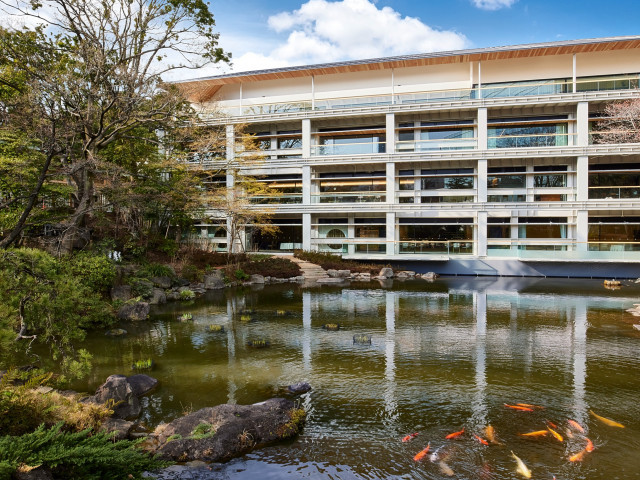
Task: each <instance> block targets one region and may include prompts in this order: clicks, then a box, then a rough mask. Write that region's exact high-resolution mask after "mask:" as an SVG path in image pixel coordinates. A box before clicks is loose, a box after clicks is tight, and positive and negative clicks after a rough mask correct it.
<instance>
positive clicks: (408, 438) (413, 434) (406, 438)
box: [402, 432, 420, 443]
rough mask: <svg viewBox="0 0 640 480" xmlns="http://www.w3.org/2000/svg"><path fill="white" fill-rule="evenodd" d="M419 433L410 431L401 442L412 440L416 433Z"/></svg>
mask: <svg viewBox="0 0 640 480" xmlns="http://www.w3.org/2000/svg"><path fill="white" fill-rule="evenodd" d="M419 434H420V432H416V433H410V434H409V435H407V436H406V437H403V438H402V443H406V442H408V441H410V440H413V439H414V438H416V437H417V436H418V435H419Z"/></svg>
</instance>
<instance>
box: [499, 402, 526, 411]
mask: <svg viewBox="0 0 640 480" xmlns="http://www.w3.org/2000/svg"><path fill="white" fill-rule="evenodd" d="M504 406H505V407H507V408H513V409H514V410H520V411H522V412H533V408H529V407H522V406H520V405H509V404H506V403H505V404H504Z"/></svg>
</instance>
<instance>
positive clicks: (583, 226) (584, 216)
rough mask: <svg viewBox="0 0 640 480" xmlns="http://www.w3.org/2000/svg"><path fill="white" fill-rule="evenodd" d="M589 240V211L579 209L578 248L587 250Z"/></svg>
mask: <svg viewBox="0 0 640 480" xmlns="http://www.w3.org/2000/svg"><path fill="white" fill-rule="evenodd" d="M588 241H589V211H588V210H578V212H577V213H576V242H577V245H576V250H578V251H579V252H586V251H587V250H588V243H587V242H588Z"/></svg>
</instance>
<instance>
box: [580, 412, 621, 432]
mask: <svg viewBox="0 0 640 480" xmlns="http://www.w3.org/2000/svg"><path fill="white" fill-rule="evenodd" d="M589 412H590V413H591V415H593V416H594V417H596V418H597V419H598V420H600V421H601V422H602V423H604V424H605V425H609V426H610V427H618V428H624V425H622V424H621V423H618V422H616V421H614V420H610V419H608V418H604V417H601V416H600V415H598V414H596V413H595V412H594V411H593V410H589Z"/></svg>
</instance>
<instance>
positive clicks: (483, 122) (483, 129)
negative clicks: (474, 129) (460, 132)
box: [478, 107, 487, 150]
mask: <svg viewBox="0 0 640 480" xmlns="http://www.w3.org/2000/svg"><path fill="white" fill-rule="evenodd" d="M486 149H487V109H486V108H485V107H480V108H478V150H486Z"/></svg>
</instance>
